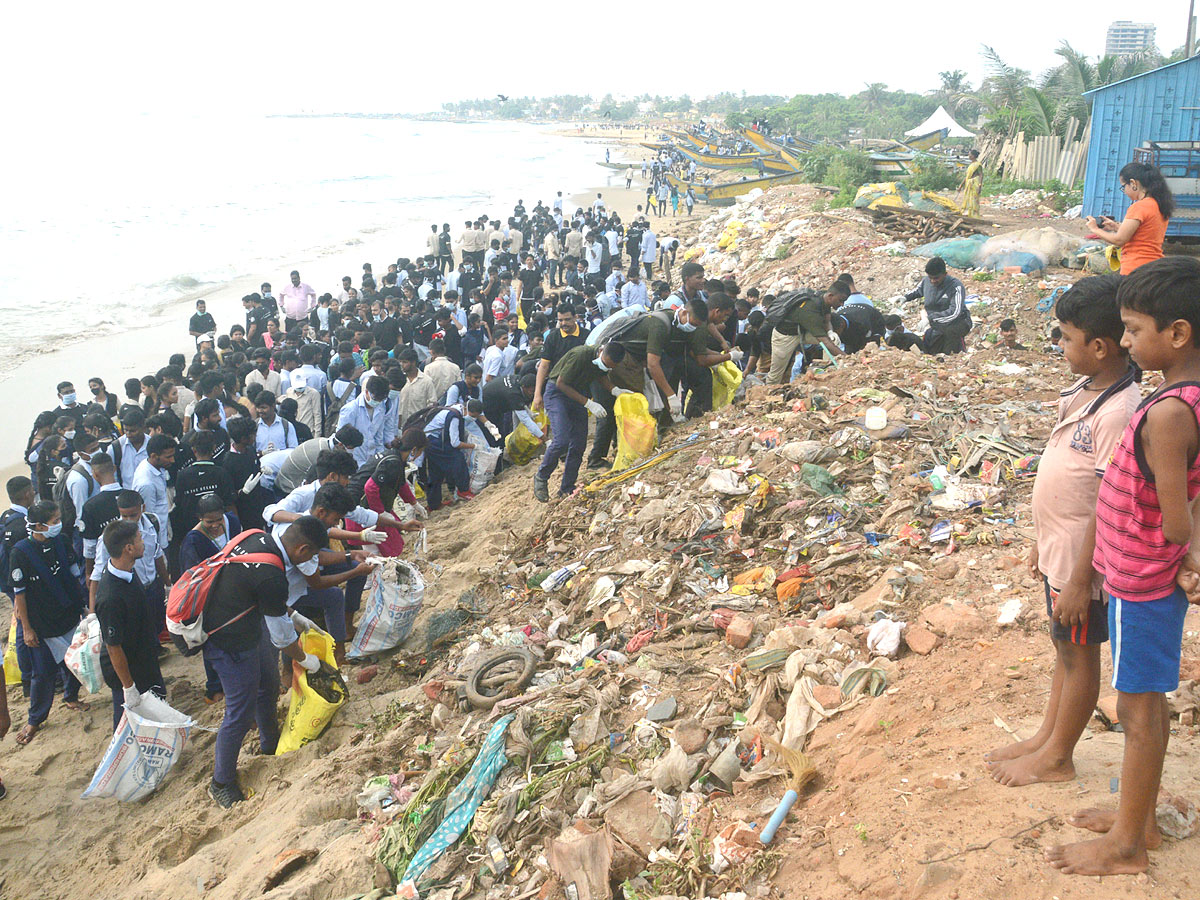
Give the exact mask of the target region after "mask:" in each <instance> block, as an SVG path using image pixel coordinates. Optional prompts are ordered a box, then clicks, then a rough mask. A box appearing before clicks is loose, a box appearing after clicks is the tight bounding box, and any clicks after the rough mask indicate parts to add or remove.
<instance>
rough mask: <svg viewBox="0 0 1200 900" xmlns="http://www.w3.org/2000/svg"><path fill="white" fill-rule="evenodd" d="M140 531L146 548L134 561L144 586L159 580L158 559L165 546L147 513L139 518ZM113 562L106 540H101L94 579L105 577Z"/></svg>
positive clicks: (136, 572)
mask: <svg viewBox="0 0 1200 900" xmlns="http://www.w3.org/2000/svg"><path fill="white" fill-rule="evenodd" d="M138 531H140V532H141V533H142V541H143V542H144V543H145V544H146V550H145V552H144V553H143V554H142V555H141V557H140V558H139V559H135V560H134V561H133V571H134V574H135V575H137V577H138V580H139V581H141V583H142V586H143V587H145V586H146V585H150V584H153V583H154V582H155V581H157V580H158V566H157V564H156V563H157V560H160V559H162V558H163V555H164V552H165V548H164V547H163V545H162V544H161V543H160V542H159V540H158V529H157V528H156V527H155V526H154V520H153V519H151V518H150V517H149V516H148V515H146V514H145V513H142V517H141V519H140V520H138ZM111 563H112V558H111V557H110V556H109V555H108V548H107V547H105V546H104V541H101V542H100V543H99V544H98V545H97V546H96V565H95V566H93V567H92V581H101V580H102V579H103V575H104V570H105V569H106V568H108V567H109V566H110V565H111Z"/></svg>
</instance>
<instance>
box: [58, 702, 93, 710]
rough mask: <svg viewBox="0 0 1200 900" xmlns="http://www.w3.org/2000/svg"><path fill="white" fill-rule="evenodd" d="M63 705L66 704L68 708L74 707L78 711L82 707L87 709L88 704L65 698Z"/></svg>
mask: <svg viewBox="0 0 1200 900" xmlns="http://www.w3.org/2000/svg"><path fill="white" fill-rule="evenodd" d="M63 706H65V707H66V708H67V709H73V710H75V711H76V712H79V711H80V710H82V709H87V706H86V705H85V704H83V703H80V702H79V701H78V700H64V701H63Z"/></svg>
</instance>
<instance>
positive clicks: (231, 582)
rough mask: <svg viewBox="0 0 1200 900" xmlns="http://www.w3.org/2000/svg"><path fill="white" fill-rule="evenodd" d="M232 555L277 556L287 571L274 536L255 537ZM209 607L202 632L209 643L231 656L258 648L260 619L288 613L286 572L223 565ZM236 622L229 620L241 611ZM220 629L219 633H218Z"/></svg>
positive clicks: (264, 566) (260, 566)
mask: <svg viewBox="0 0 1200 900" xmlns="http://www.w3.org/2000/svg"><path fill="white" fill-rule="evenodd" d="M231 552H232V555H235V556H241V555H243V554H245V553H270V554H273V555H274V556H277V557H279V561H280V563H281V564H282V565H283V566H284V567H285V568H286V566H288V565H289V563H288V561H287V554H286V553H285V552H284V550H283V547H282V546H281V545H280V543H279V541H277V540H276V539H275V538H274V537H272V536H270V535H267V534H255V535H251V536H250V537H248V538H246V539H245V540H244V541H242V542H241V543H240V544H238V545H237V546H236V547H235V548H233V550H232V551H231ZM208 596H209V600H208V604H207V605H206V606H205V608H204V629H205V631H207V632H208V635H209V636H208V643H211V644H212V645H213V646H214V647H217V648H219V649H221V650H224V651H226V652H230V653H239V652H242V651H245V650H249V649H251V648H253V647H256V646H258V642H259V639H260V638H261V636H262V624H261V623H260V621H259V617H260V616H262V617H275V618H277V617H280V616H286V615H287V614H288V607H287V600H288V580H287V575H286V574H285V569H284V568H280V567H279V566H276V565H272V564H270V563H252V564H242V565H231V566H223V567H222V568H221V570H220V571H219V572H218V573H217V576H216V578H215V579H214V581H213V585H212V590H211V591H210V592H209V595H208ZM246 611H249V615H245V616H242V618H240V619H238V620H237V621H236V622H235V621H231V620H232V619H234V618H235V617H236V616H238V615H240V614H241V613H243V612H246ZM218 629H219V630H218Z"/></svg>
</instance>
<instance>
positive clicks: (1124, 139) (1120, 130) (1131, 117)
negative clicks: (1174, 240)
mask: <svg viewBox="0 0 1200 900" xmlns="http://www.w3.org/2000/svg"><path fill="white" fill-rule="evenodd" d="M1088 96H1089V97H1090V98H1091V100H1092V123H1091V124H1092V138H1091V146H1090V147H1089V148H1088V160H1087V168H1086V169H1085V171H1084V186H1083V213H1084V215H1090V216H1098V215H1109V216H1112V217H1113V218H1115V219H1117V220H1118V221H1119V220H1120V219H1121V217H1122V216H1123V215H1124V213H1125V210H1127V209H1128V208H1129V201H1128V200H1127V199H1126V198H1125V195H1124V193H1123V192H1122V191H1121V184H1120V181H1119V179H1118V178H1117V173H1118V172H1120V171H1121V168H1122V167H1123V166H1124V165H1125V164H1126V163H1130V162H1133V151H1134V148H1136V147H1140V146H1141V145H1142V143H1143V142H1144V141H1197V140H1200V110H1198V109H1196V107H1200V56H1194V57H1192V58H1191V59H1187V60H1184V61H1183V62H1179V63H1175V64H1174V65H1170V66H1164V67H1163V68H1161V69H1156V70H1154V71H1153V72H1147V73H1146V74H1145V75H1141V76H1139V77H1137V78H1130V79H1127V80H1126V81H1121V82H1118V83H1117V84H1113V85H1109V86H1108V87H1104V88H1100V89H1098V90H1096V91H1093V92H1091V93H1090V94H1089V95H1088ZM1186 107H1192V109H1186ZM1167 233H1168V234H1200V223H1195V222H1184V221H1181V220H1172V222H1171V227H1170V228H1169V229H1168V232H1167Z"/></svg>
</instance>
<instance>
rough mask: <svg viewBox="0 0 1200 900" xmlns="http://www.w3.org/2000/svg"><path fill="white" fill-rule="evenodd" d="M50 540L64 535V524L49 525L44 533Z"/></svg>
mask: <svg viewBox="0 0 1200 900" xmlns="http://www.w3.org/2000/svg"><path fill="white" fill-rule="evenodd" d="M42 534H44V535H45V536H46V537H48V538H56V537H58V536H59V535H60V534H62V522H55V523H54V524H53V525H47V526H46V530H45V531H43V532H42Z"/></svg>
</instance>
